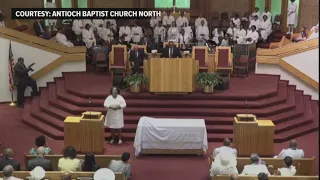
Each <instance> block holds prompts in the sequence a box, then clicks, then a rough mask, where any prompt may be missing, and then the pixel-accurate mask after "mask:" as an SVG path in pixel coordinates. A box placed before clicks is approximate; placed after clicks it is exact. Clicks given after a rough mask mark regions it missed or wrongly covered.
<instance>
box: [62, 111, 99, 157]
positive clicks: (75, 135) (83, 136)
mask: <svg viewBox="0 0 320 180" xmlns="http://www.w3.org/2000/svg"><path fill="white" fill-rule="evenodd" d="M103 123H104V115H102V113H101V112H91V111H89V112H84V113H82V116H80V117H74V116H69V117H67V118H66V119H65V120H64V146H65V147H67V146H73V147H75V148H76V150H77V151H79V152H81V153H89V152H92V153H102V152H103V147H104V125H103Z"/></svg>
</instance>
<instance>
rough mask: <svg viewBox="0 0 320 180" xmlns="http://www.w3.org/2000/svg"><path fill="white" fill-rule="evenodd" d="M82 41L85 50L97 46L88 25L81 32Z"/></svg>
mask: <svg viewBox="0 0 320 180" xmlns="http://www.w3.org/2000/svg"><path fill="white" fill-rule="evenodd" d="M82 41H83V42H84V43H85V44H86V47H87V49H90V48H91V47H92V46H96V45H97V42H96V38H95V36H94V33H93V30H92V28H91V26H90V24H86V26H85V28H84V30H83V31H82Z"/></svg>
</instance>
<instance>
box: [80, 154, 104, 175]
mask: <svg viewBox="0 0 320 180" xmlns="http://www.w3.org/2000/svg"><path fill="white" fill-rule="evenodd" d="M98 169H100V166H99V165H97V164H96V159H95V158H94V154H93V153H88V154H86V155H85V157H84V162H83V165H82V171H86V172H95V171H97V170H98Z"/></svg>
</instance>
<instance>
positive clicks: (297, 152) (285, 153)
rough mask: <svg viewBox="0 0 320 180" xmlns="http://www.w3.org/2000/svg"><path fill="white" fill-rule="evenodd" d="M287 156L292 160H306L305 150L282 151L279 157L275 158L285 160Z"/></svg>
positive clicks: (289, 149)
mask: <svg viewBox="0 0 320 180" xmlns="http://www.w3.org/2000/svg"><path fill="white" fill-rule="evenodd" d="M286 156H289V157H291V158H292V159H300V158H304V151H303V149H291V148H288V149H282V150H281V152H280V153H279V155H278V156H275V157H274V158H281V159H284V158H285V157H286Z"/></svg>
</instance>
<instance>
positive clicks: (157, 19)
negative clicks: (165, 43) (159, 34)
mask: <svg viewBox="0 0 320 180" xmlns="http://www.w3.org/2000/svg"><path fill="white" fill-rule="evenodd" d="M160 21H161V17H152V18H151V19H150V27H152V28H154V27H156V24H159V22H160Z"/></svg>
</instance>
